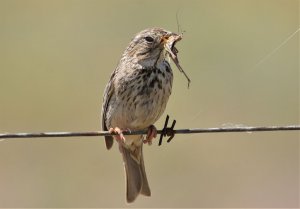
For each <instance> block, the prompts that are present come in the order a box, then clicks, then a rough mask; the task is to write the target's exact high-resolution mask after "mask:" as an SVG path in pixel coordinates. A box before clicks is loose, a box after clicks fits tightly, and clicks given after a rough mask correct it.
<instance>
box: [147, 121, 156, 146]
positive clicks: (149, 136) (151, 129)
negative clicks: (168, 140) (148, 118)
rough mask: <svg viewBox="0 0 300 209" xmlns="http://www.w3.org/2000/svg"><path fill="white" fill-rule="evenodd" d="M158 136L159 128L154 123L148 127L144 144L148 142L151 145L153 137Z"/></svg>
mask: <svg viewBox="0 0 300 209" xmlns="http://www.w3.org/2000/svg"><path fill="white" fill-rule="evenodd" d="M156 136H157V129H156V127H155V126H154V125H151V126H149V127H148V132H147V136H146V139H145V140H144V144H146V143H148V144H149V145H151V144H152V140H153V138H155V137H156Z"/></svg>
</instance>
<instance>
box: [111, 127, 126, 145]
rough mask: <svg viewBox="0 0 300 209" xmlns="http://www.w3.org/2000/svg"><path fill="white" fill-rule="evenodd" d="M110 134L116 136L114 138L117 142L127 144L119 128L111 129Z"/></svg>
mask: <svg viewBox="0 0 300 209" xmlns="http://www.w3.org/2000/svg"><path fill="white" fill-rule="evenodd" d="M109 133H110V134H115V135H114V138H115V139H116V140H119V141H122V142H125V137H124V134H123V131H122V130H121V129H120V128H118V127H115V128H110V129H109Z"/></svg>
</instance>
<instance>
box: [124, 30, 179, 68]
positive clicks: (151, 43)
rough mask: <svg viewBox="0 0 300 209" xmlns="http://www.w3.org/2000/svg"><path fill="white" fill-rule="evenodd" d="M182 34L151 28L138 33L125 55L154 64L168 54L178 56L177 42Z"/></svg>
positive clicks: (144, 63)
mask: <svg viewBox="0 0 300 209" xmlns="http://www.w3.org/2000/svg"><path fill="white" fill-rule="evenodd" d="M181 39H182V36H181V35H177V34H176V33H172V32H169V31H166V30H164V29H161V28H149V29H146V30H143V31H141V32H139V33H138V34H136V36H135V37H134V38H133V39H132V41H131V42H130V44H129V46H128V47H127V49H126V50H125V53H124V56H126V57H127V58H131V60H134V61H136V62H138V63H139V64H141V65H145V66H153V65H155V64H157V63H158V62H159V61H162V60H163V59H165V57H166V56H167V55H170V56H171V57H176V54H177V52H178V51H177V49H176V48H175V44H176V42H177V41H180V40H181Z"/></svg>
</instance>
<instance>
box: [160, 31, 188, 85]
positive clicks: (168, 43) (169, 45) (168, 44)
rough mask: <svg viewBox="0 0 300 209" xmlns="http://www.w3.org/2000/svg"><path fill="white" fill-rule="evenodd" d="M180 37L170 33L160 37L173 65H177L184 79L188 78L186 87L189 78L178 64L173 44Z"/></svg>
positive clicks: (180, 36)
mask: <svg viewBox="0 0 300 209" xmlns="http://www.w3.org/2000/svg"><path fill="white" fill-rule="evenodd" d="M181 39H182V35H177V34H172V35H167V36H164V37H162V42H163V43H164V48H165V50H166V51H167V53H168V54H169V57H171V59H172V60H173V62H174V63H175V65H176V66H177V68H178V70H179V71H180V72H181V73H183V74H184V76H185V77H186V79H187V80H188V87H189V86H190V82H191V80H190V78H189V77H188V76H187V74H186V73H185V72H184V70H183V69H182V67H181V66H180V64H179V60H178V57H177V53H178V50H177V49H176V47H175V44H176V43H177V42H178V41H180V40H181Z"/></svg>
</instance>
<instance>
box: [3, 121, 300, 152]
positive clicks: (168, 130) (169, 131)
mask: <svg viewBox="0 0 300 209" xmlns="http://www.w3.org/2000/svg"><path fill="white" fill-rule="evenodd" d="M169 118H170V117H169V115H167V117H166V120H165V123H164V127H163V129H162V130H157V134H160V138H159V142H158V145H159V146H160V145H161V144H162V139H163V137H165V136H169V138H168V140H167V142H168V143H169V142H170V141H171V140H172V139H173V138H174V136H175V134H198V133H221V132H247V133H250V132H251V133H252V132H257V131H293V130H300V125H290V126H263V127H250V126H248V127H247V126H241V125H236V126H233V127H221V128H194V129H176V130H174V127H175V124H176V120H173V122H172V125H171V127H168V123H169ZM148 131H149V130H148V129H144V130H133V131H131V130H125V131H123V132H122V134H123V135H145V134H148ZM113 135H117V133H115V132H112V133H111V132H109V131H89V132H40V133H0V140H1V139H2V140H3V139H20V138H43V137H47V138H53V137H89V136H113Z"/></svg>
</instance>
